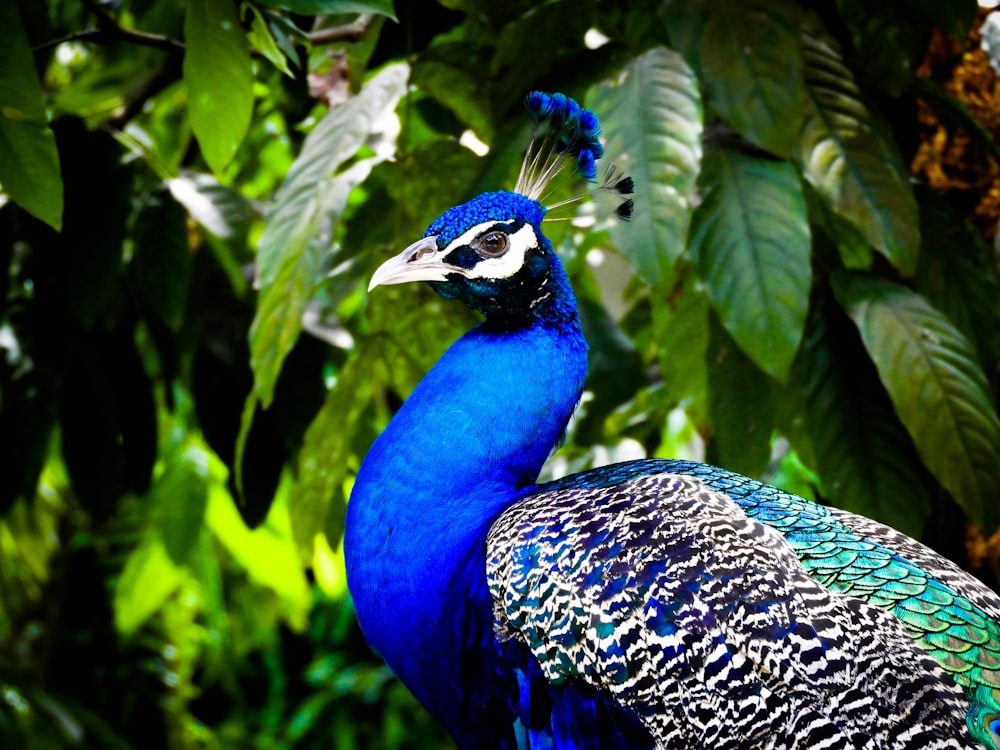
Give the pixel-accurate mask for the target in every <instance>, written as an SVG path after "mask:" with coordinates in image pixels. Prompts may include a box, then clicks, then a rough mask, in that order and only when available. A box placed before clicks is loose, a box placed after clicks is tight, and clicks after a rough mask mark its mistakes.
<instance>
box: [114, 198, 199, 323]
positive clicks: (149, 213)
mask: <svg viewBox="0 0 1000 750" xmlns="http://www.w3.org/2000/svg"><path fill="white" fill-rule="evenodd" d="M132 247H133V250H132V260H131V262H130V263H129V272H130V274H131V279H132V282H133V283H134V284H135V290H136V293H137V295H138V297H139V298H140V299H141V301H142V304H143V305H144V306H148V308H149V309H150V310H152V311H153V312H154V313H155V314H156V315H157V316H158V317H159V318H160V320H162V321H163V323H165V324H166V326H167V327H168V328H169V329H170V330H172V331H174V332H177V331H179V330H180V329H181V326H183V324H184V312H185V310H186V309H187V304H188V292H189V290H190V288H191V275H192V269H193V265H194V264H193V262H192V256H191V249H190V248H189V247H188V228H187V214H186V213H185V212H184V207H183V206H181V205H180V204H179V203H178V202H177V201H175V200H172V199H171V198H170V197H169V196H168V195H167V194H166V191H163V192H157V193H154V194H153V195H151V196H150V197H149V200H148V201H147V202H146V203H145V204H144V205H143V206H142V207H141V208H140V209H139V213H138V215H137V216H136V219H135V224H134V225H133V229H132Z"/></svg>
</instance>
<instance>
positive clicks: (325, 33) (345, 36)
mask: <svg viewBox="0 0 1000 750" xmlns="http://www.w3.org/2000/svg"><path fill="white" fill-rule="evenodd" d="M374 21H375V14H374V13H362V14H361V15H360V16H358V18H357V20H356V21H354V22H353V23H348V24H345V25H343V26H331V27H330V28H328V29H316V30H315V31H310V32H309V33H308V34H306V39H308V40H309V41H310V43H312V44H330V43H332V42H343V41H351V42H359V41H361V40H362V39H363V38H364V36H365V34H366V33H367V32H368V29H370V28H371V25H372V23H374Z"/></svg>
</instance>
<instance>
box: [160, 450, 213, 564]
mask: <svg viewBox="0 0 1000 750" xmlns="http://www.w3.org/2000/svg"><path fill="white" fill-rule="evenodd" d="M207 466H208V457H207V456H206V455H205V452H204V451H203V450H202V449H200V448H198V447H195V446H190V447H188V448H187V450H185V451H184V452H183V453H179V454H177V455H175V456H172V457H171V460H170V461H169V462H168V463H167V467H166V469H165V471H164V472H163V475H162V476H161V477H160V478H159V479H158V480H157V482H156V484H155V485H154V486H153V489H152V491H151V492H150V493H149V498H148V501H149V502H151V503H154V504H155V507H156V518H157V524H156V529H157V531H158V533H159V535H160V539H161V541H162V542H163V548H164V549H165V550H166V551H167V554H168V555H169V556H170V559H171V560H172V561H173V562H174V563H175V564H176V565H184V564H185V563H187V562H188V559H189V558H190V557H191V553H192V552H193V551H194V549H195V548H196V547H197V545H198V539H199V536H200V534H201V529H202V526H203V523H204V518H205V508H206V506H207V504H208V482H209V478H210V477H209V473H208V468H207Z"/></svg>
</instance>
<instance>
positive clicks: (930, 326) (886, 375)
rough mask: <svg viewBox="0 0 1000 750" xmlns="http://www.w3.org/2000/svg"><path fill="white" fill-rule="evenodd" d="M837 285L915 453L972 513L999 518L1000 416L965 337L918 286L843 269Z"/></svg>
mask: <svg viewBox="0 0 1000 750" xmlns="http://www.w3.org/2000/svg"><path fill="white" fill-rule="evenodd" d="M834 291H835V292H836V295H837V299H838V301H839V302H840V304H841V305H842V306H843V307H844V309H846V310H847V312H848V314H849V315H850V316H851V319H852V320H853V321H854V323H855V325H856V326H857V327H858V330H859V331H860V332H861V339H862V341H864V344H865V348H866V349H867V350H868V353H869V354H870V355H871V358H872V361H873V362H874V363H875V367H876V368H877V369H878V374H879V377H880V378H881V380H882V383H883V384H884V385H885V387H886V390H888V392H889V397H890V398H891V399H892V403H893V406H894V407H895V409H896V414H897V415H898V416H899V419H900V421H901V422H902V423H903V424H904V425H905V426H906V429H907V431H908V432H909V433H910V436H911V437H912V438H913V442H914V444H915V445H916V447H917V452H918V453H919V454H920V457H921V458H922V459H923V461H924V463H925V464H926V465H927V467H928V468H929V469H930V470H931V472H932V473H933V474H934V476H935V477H936V478H937V479H938V481H939V482H941V484H942V485H944V487H945V488H946V489H947V490H948V491H949V492H950V493H951V494H952V495H953V496H954V497H955V499H956V500H957V501H958V502H959V504H960V505H961V506H962V507H963V508H964V509H965V511H966V513H967V514H968V515H969V517H970V518H971V519H972V520H973V521H975V522H976V523H977V524H979V525H980V526H982V527H984V528H986V529H993V528H994V527H996V525H997V524H998V523H1000V505H998V504H997V503H996V498H997V497H998V496H1000V420H998V419H997V412H996V408H995V407H994V405H993V403H992V401H991V399H990V395H989V385H988V384H987V382H986V377H985V376H984V375H983V371H982V370H981V369H980V367H979V365H978V363H977V362H976V356H975V353H974V352H973V351H972V347H971V346H970V345H969V343H968V342H967V341H966V339H965V337H964V336H962V334H961V333H959V331H958V330H957V329H956V328H955V327H954V326H953V325H952V324H951V323H950V322H949V321H948V319H947V318H946V317H945V316H944V315H943V314H941V313H940V312H938V311H937V310H935V309H934V308H933V307H931V306H930V304H928V303H927V301H926V300H925V299H924V298H923V297H921V296H920V295H918V294H916V293H915V292H912V291H910V290H909V289H906V288H905V287H902V286H899V285H898V284H894V283H891V282H888V281H884V280H882V279H877V278H874V277H871V276H867V275H863V274H852V273H848V272H841V273H839V274H837V275H836V276H834Z"/></svg>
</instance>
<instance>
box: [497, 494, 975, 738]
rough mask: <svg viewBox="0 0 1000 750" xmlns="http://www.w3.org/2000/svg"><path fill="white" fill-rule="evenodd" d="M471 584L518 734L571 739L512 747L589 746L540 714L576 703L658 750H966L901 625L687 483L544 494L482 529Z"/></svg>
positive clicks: (942, 693) (944, 681)
mask: <svg viewBox="0 0 1000 750" xmlns="http://www.w3.org/2000/svg"><path fill="white" fill-rule="evenodd" d="M487 578H488V583H489V587H490V593H491V596H492V597H493V602H494V617H495V622H496V635H497V640H498V642H499V643H500V644H501V649H503V650H505V652H506V653H508V654H515V655H518V657H517V658H518V659H519V663H518V666H517V671H518V675H519V678H518V690H519V695H518V696H517V700H516V701H515V703H516V704H517V705H518V706H519V712H518V714H519V717H520V719H519V721H520V722H521V723H522V724H525V722H527V724H526V726H528V725H531V726H534V727H541V726H543V725H545V723H546V721H548V724H549V725H550V727H551V726H553V725H557V724H558V725H560V726H569V727H570V728H569V729H568V730H565V731H563V732H561V733H560V732H552V731H551V730H550V731H549V732H548V734H545V733H544V732H543V733H542V734H544V735H545V736H546V737H560V738H561V742H562V743H563V744H561V745H560V744H550V745H544V744H542V742H541V735H540V737H539V742H538V743H536V744H535V745H532V744H530V743H529V744H527V745H526V746H528V747H534V746H537V747H543V746H544V747H558V748H562V747H565V748H577V747H581V748H582V747H588V745H586V744H584V743H585V741H586V737H583V736H577V735H574V734H573V732H574V730H573V729H572V727H573V726H574V724H575V722H572V721H569V722H567V721H566V720H565V717H563V718H562V719H558V720H557V713H558V712H563V713H564V712H565V711H567V710H569V711H570V712H572V710H573V708H572V703H573V701H565V700H564V701H562V703H559V708H558V712H557V710H556V704H557V703H558V702H559V700H561V697H562V696H565V695H572V696H574V699H576V698H579V697H580V696H583V697H584V698H587V697H588V696H590V695H591V694H596V695H597V696H600V697H601V699H602V700H603V701H605V702H606V703H607V704H609V705H612V706H616V707H617V709H616V710H619V711H624V712H627V713H628V714H630V715H631V716H633V717H635V718H636V719H638V721H639V722H641V724H642V726H643V727H645V729H646V731H647V732H648V735H649V737H651V738H652V739H653V740H654V741H655V743H656V746H657V747H663V748H666V747H699V746H705V747H743V748H753V747H774V748H799V747H819V746H822V747H830V748H853V747H886V748H889V747H892V748H911V747H912V748H938V747H940V748H945V747H947V748H971V747H976V746H977V745H976V744H975V743H974V742H973V740H972V739H971V738H970V737H969V735H968V732H967V730H966V728H965V712H966V708H967V706H968V702H967V700H966V698H965V697H964V695H963V693H962V691H961V689H960V688H959V687H958V686H957V685H956V684H955V683H954V681H953V680H951V679H950V677H949V676H948V674H947V672H945V670H944V669H943V668H942V667H941V666H940V665H939V664H938V663H937V662H936V661H935V660H934V659H932V658H930V657H929V656H928V655H927V654H926V653H925V652H924V651H923V650H922V649H921V648H920V647H919V646H918V645H917V644H916V643H914V641H913V640H912V639H911V638H910V637H909V635H908V634H907V632H906V630H905V626H904V625H903V624H902V623H901V622H900V621H899V620H897V619H895V618H893V617H892V616H891V615H889V614H888V613H886V612H885V611H883V610H881V609H879V608H878V607H874V606H871V605H869V604H866V603H865V602H863V601H862V600H860V599H858V598H856V597H852V596H847V595H844V594H842V593H839V592H836V591H831V590H830V589H828V588H826V587H824V586H823V585H821V584H820V583H819V582H818V581H816V580H815V579H814V578H812V577H810V575H809V574H807V573H806V571H805V570H804V569H803V568H802V565H801V563H800V562H799V560H798V558H797V556H796V554H795V551H793V550H792V548H791V547H790V545H789V544H788V542H787V541H786V540H785V539H784V538H783V537H782V535H781V534H780V533H778V532H777V531H776V530H774V529H773V528H771V527H769V526H768V525H766V524H764V523H760V522H758V521H756V520H754V519H752V518H749V517H748V516H747V515H746V514H745V513H744V512H743V510H742V509H741V508H740V507H739V506H738V505H737V504H736V503H735V502H733V500H732V499H731V498H730V497H728V496H726V495H724V494H721V493H719V492H716V491H714V490H712V489H710V488H709V487H708V486H707V485H706V484H705V483H704V482H702V481H700V480H699V479H698V478H695V477H691V476H681V475H674V474H660V475H647V476H641V477H639V478H636V479H633V480H631V481H628V482H626V483H624V484H621V485H618V486H615V487H612V488H608V487H601V488H586V487H579V488H569V489H567V488H557V489H545V488H543V489H542V490H541V491H540V492H538V493H536V494H533V495H529V496H527V497H525V498H524V499H522V500H521V501H519V502H518V503H516V504H515V505H514V506H512V507H511V508H510V509H508V510H507V511H505V512H504V513H503V514H502V515H501V516H500V518H499V519H498V520H497V521H496V522H495V523H494V525H493V527H492V528H491V530H490V534H489V536H488V539H487ZM526 652H530V657H531V658H530V659H527V658H526ZM522 678H524V679H522ZM532 678H534V683H533V682H532ZM525 692H527V693H528V696H525V695H524V693H525ZM539 694H545V695H546V696H548V698H547V700H548V703H545V702H542V703H541V705H542V707H543V708H547V710H548V711H549V715H548V716H547V717H544V718H543V719H539V717H538V714H539V710H538V706H539V704H538V703H536V702H535V696H537V695H539ZM552 696H555V697H556V700H555V701H553V700H552ZM583 702H584V703H585V704H587V705H588V706H589V705H591V704H593V702H592V701H591V703H587V701H586V700H584V701H583ZM594 705H596V704H594ZM579 710H581V712H582V713H581V715H583V713H586V711H589V709H579ZM591 723H592V722H591V721H590V719H587V720H581V722H580V726H581V727H587V726H590V725H591ZM536 731H537V730H536ZM580 731H581V732H582V731H584V730H583V729H581V730H580ZM530 736H531V735H530V732H527V733H526V734H525V737H526V738H527V739H528V740H530ZM590 746H594V745H590ZM634 746H635V747H641V746H642V745H634Z"/></svg>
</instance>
